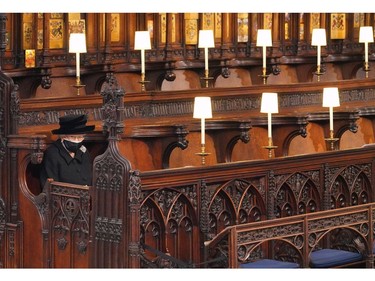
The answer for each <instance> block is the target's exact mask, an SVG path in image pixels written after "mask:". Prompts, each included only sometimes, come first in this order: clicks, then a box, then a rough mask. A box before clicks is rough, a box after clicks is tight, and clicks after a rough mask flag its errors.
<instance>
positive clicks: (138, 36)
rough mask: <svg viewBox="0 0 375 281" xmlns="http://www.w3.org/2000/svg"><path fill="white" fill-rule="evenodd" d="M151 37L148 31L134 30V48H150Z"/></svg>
mask: <svg viewBox="0 0 375 281" xmlns="http://www.w3.org/2000/svg"><path fill="white" fill-rule="evenodd" d="M150 49H151V39H150V32H148V31H136V32H135V38H134V50H150Z"/></svg>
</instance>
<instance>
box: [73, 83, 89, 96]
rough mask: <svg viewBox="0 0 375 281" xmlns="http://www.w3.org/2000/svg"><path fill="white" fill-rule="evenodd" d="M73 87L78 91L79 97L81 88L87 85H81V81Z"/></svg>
mask: <svg viewBox="0 0 375 281" xmlns="http://www.w3.org/2000/svg"><path fill="white" fill-rule="evenodd" d="M72 87H74V88H76V89H77V96H79V95H80V92H79V90H80V89H81V88H84V87H86V85H83V84H81V81H77V84H75V85H72Z"/></svg>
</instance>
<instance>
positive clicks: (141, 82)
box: [138, 80, 150, 92]
mask: <svg viewBox="0 0 375 281" xmlns="http://www.w3.org/2000/svg"><path fill="white" fill-rule="evenodd" d="M149 82H150V81H145V80H141V81H138V83H140V84H141V90H142V92H144V91H146V86H145V84H146V83H149Z"/></svg>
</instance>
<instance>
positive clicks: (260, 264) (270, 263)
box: [240, 259, 299, 268]
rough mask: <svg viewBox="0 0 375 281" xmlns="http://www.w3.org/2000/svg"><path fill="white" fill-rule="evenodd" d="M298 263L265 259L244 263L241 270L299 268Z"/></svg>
mask: <svg viewBox="0 0 375 281" xmlns="http://www.w3.org/2000/svg"><path fill="white" fill-rule="evenodd" d="M298 267H299V265H298V263H294V262H286V261H278V260H270V259H263V260H257V261H254V262H248V263H242V264H240V268H298Z"/></svg>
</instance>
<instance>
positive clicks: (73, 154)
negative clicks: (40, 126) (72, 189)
mask: <svg viewBox="0 0 375 281" xmlns="http://www.w3.org/2000/svg"><path fill="white" fill-rule="evenodd" d="M86 123H87V116H86V115H66V116H63V117H60V121H59V124H60V128H58V129H55V130H52V134H55V135H59V139H58V140H56V141H55V142H54V143H52V144H51V145H50V146H49V147H48V148H47V149H46V151H45V152H44V156H43V161H42V168H41V173H40V182H41V185H42V189H43V187H44V185H45V183H46V180H47V179H48V178H51V179H53V180H55V181H59V182H66V183H73V184H79V185H91V184H92V161H91V156H90V154H89V152H88V150H87V148H86V147H85V146H84V145H83V144H82V142H83V140H84V137H85V133H88V132H91V131H93V130H94V129H95V125H92V126H86Z"/></svg>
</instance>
